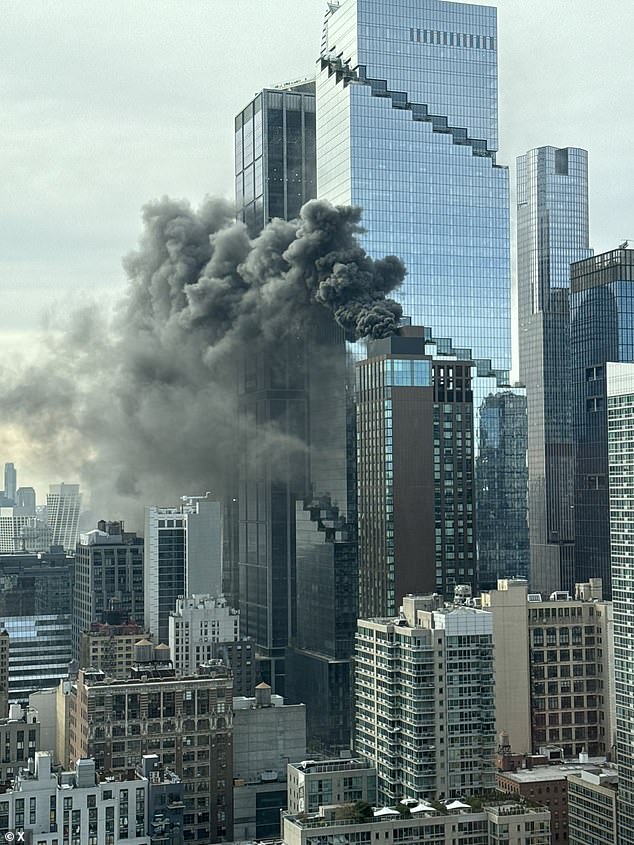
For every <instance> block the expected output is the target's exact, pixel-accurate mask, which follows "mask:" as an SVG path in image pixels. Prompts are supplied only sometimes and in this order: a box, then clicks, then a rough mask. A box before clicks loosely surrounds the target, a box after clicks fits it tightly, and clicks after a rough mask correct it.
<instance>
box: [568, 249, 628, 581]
mask: <svg viewBox="0 0 634 845" xmlns="http://www.w3.org/2000/svg"><path fill="white" fill-rule="evenodd" d="M570 292H571V293H570V296H571V302H570V344H571V359H572V389H573V426H574V428H573V431H574V438H575V451H576V465H575V508H574V514H575V580H576V581H579V582H580V581H587V580H588V578H594V577H598V578H602V579H603V589H604V594H605V595H606V596H607V597H608V598H610V597H611V594H612V590H611V584H612V579H611V569H610V565H611V554H610V512H609V492H608V488H609V484H608V414H607V392H606V390H607V382H606V364H607V363H608V362H621V363H629V362H632V361H634V250H632V249H616V250H613V251H612V252H606V253H603V254H602V255H597V256H595V257H594V258H588V259H586V260H585V261H578V262H576V263H575V264H573V265H572V266H571V268H570Z"/></svg>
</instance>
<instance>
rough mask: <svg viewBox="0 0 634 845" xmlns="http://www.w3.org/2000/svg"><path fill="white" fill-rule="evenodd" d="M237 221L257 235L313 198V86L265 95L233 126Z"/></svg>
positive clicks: (293, 85)
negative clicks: (277, 218)
mask: <svg viewBox="0 0 634 845" xmlns="http://www.w3.org/2000/svg"><path fill="white" fill-rule="evenodd" d="M235 172H236V193H235V197H236V208H237V210H238V220H242V221H243V222H244V223H246V225H247V228H248V229H249V232H250V234H252V235H255V234H257V233H258V232H260V231H261V230H262V228H263V227H264V226H265V225H266V223H268V221H269V220H272V219H273V218H274V217H281V218H282V219H283V220H293V219H294V218H295V217H297V216H298V215H299V211H300V209H301V207H302V206H303V205H304V203H305V202H307V201H308V200H309V199H312V198H313V197H314V196H315V83H314V82H313V81H312V80H302V81H299V82H293V83H289V84H287V85H280V86H277V87H275V88H265V89H263V90H262V91H261V92H260V93H259V94H258V95H257V96H256V97H255V99H254V100H252V102H250V103H249V105H248V106H246V108H244V109H243V110H242V111H241V112H240V114H238V115H237V116H236V120H235Z"/></svg>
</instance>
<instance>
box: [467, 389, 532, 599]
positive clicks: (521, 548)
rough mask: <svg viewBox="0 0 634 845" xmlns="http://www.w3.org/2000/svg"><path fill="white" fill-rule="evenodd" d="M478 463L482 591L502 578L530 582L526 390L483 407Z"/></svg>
mask: <svg viewBox="0 0 634 845" xmlns="http://www.w3.org/2000/svg"><path fill="white" fill-rule="evenodd" d="M477 424H478V426H479V451H478V457H477V459H476V483H477V500H478V534H477V536H478V548H479V554H478V561H479V584H480V589H483V590H490V589H495V588H496V586H497V580H498V578H527V577H528V564H529V547H528V524H527V512H526V488H527V483H528V470H527V467H526V449H527V437H528V420H527V414H526V396H525V395H524V392H523V391H520V390H515V391H512V390H503V391H500V392H498V393H491V394H489V396H487V397H486V399H485V400H484V402H483V403H482V404H481V405H480V408H479V419H478V421H477Z"/></svg>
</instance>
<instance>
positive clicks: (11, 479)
mask: <svg viewBox="0 0 634 845" xmlns="http://www.w3.org/2000/svg"><path fill="white" fill-rule="evenodd" d="M17 477H18V476H17V472H16V471H15V465H14V464H11V463H7V464H5V465H4V495H5V496H6V497H7V499H10V500H11V501H12V502H14V503H15V492H16V488H17Z"/></svg>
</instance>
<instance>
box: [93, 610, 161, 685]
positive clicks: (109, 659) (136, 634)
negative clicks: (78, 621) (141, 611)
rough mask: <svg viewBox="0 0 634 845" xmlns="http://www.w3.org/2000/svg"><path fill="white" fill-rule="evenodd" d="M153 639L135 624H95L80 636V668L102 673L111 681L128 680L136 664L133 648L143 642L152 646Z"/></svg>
mask: <svg viewBox="0 0 634 845" xmlns="http://www.w3.org/2000/svg"><path fill="white" fill-rule="evenodd" d="M151 639H152V634H150V633H148V632H147V631H143V628H142V627H141V626H140V625H137V624H136V622H123V623H121V624H116V625H111V624H108V623H107V622H93V623H91V625H90V627H89V629H88V630H87V631H82V632H81V634H80V642H79V665H80V666H81V667H82V668H83V669H89V668H90V669H101V670H102V672H105V673H106V675H107V676H108V677H109V678H127V676H128V673H129V671H130V669H131V668H132V666H133V664H134V646H135V645H136V644H137V643H138V642H139V641H140V640H142V641H143V642H144V643H148V644H151Z"/></svg>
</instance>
